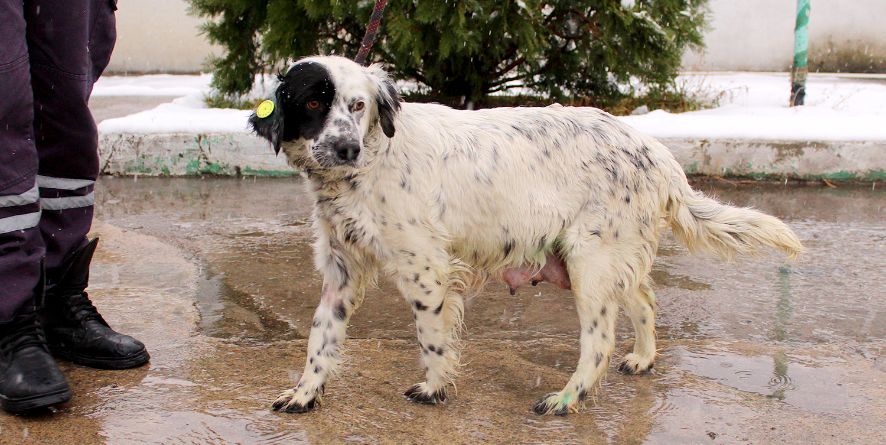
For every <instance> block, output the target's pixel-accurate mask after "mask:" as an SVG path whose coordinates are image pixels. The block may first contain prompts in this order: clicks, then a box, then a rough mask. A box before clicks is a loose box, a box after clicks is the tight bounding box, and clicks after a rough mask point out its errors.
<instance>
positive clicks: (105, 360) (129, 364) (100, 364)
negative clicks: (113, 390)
mask: <svg viewBox="0 0 886 445" xmlns="http://www.w3.org/2000/svg"><path fill="white" fill-rule="evenodd" d="M49 352H51V353H52V355H53V356H54V357H56V358H60V359H62V360H67V361H69V362H71V363H75V364H78V365H83V366H88V367H90V368H96V369H130V368H137V367H139V366H142V365H144V364H145V363H147V362H149V361H150V360H151V356H150V354H148V350H147V349H142V350H141V351H139V352H138V353H136V354H133V355H130V356H128V357H94V356H87V355H81V354H76V353H73V352H70V351H65V350H62V349H54V348H53V347H52V346H50V347H49Z"/></svg>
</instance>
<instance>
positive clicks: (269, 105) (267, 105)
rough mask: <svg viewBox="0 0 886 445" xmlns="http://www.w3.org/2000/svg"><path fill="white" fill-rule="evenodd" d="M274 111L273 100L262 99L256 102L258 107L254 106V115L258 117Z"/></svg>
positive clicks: (266, 115) (262, 117) (260, 117)
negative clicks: (260, 101) (258, 102)
mask: <svg viewBox="0 0 886 445" xmlns="http://www.w3.org/2000/svg"><path fill="white" fill-rule="evenodd" d="M273 112H274V101H272V100H266V101H262V103H260V104H258V107H256V108H255V115H256V116H258V117H259V119H264V118H266V117H268V116H270V115H271V113H273Z"/></svg>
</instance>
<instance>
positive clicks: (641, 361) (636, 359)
mask: <svg viewBox="0 0 886 445" xmlns="http://www.w3.org/2000/svg"><path fill="white" fill-rule="evenodd" d="M653 366H655V360H654V358H643V357H641V356H639V355H637V354H634V353H633V352H632V353H630V354H627V355H625V358H624V360H622V361H621V363H620V364H619V365H618V372H620V373H622V374H625V375H633V374H643V373H645V372H649V371H651V370H652V367H653Z"/></svg>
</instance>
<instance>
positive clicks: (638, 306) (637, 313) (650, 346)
mask: <svg viewBox="0 0 886 445" xmlns="http://www.w3.org/2000/svg"><path fill="white" fill-rule="evenodd" d="M624 307H625V312H627V314H628V316H629V317H630V318H631V323H632V324H633V325H634V334H635V336H636V338H635V341H634V352H632V353H630V354H627V355H625V357H624V360H622V362H621V364H619V365H618V371H619V372H621V373H623V374H638V373H642V372H646V371H649V370H650V369H652V366H653V364H654V362H655V293H654V292H653V291H652V286H651V282H650V280H649V277H646V278H644V279H643V280H642V281H641V283H640V286H639V287H638V288H637V289H635V290H634V291H633V292H630V293H628V294H626V295H625V301H624Z"/></svg>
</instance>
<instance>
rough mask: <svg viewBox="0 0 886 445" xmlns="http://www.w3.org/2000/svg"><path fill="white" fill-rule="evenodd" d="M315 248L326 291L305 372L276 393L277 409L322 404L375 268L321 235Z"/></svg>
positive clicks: (314, 325) (295, 409)
mask: <svg viewBox="0 0 886 445" xmlns="http://www.w3.org/2000/svg"><path fill="white" fill-rule="evenodd" d="M315 249H316V256H317V267H318V269H319V270H320V272H321V273H322V274H323V293H322V296H321V297H320V304H319V305H318V306H317V310H316V311H315V312H314V319H313V321H312V323H311V333H310V335H309V336H308V351H307V357H306V359H305V368H304V372H302V375H301V378H300V379H299V381H298V384H297V385H296V386H295V388H292V389H289V390H286V391H284V392H283V393H282V394H280V395H279V396H278V397H277V400H276V401H274V404H273V408H274V410H281V411H285V412H290V413H302V412H307V411H310V410H312V409H314V408H316V407H317V406H319V404H320V399H321V397H322V396H323V390H324V389H325V387H326V381H327V379H328V378H329V376H330V375H331V374H333V373H334V372H335V370H336V368H337V367H338V365H339V364H340V362H341V355H340V351H339V347H340V346H341V344H342V343H343V342H344V340H345V331H346V328H347V325H348V320H349V319H350V317H351V315H352V314H353V313H354V311H355V310H356V309H357V307H358V306H360V304H361V303H362V301H363V293H364V289H365V287H366V279H367V276H368V274H370V273H372V272H373V270H370V268H371V267H372V262H371V261H370V260H369V259H368V258H358V257H355V254H354V252H349V251H347V250H344V249H336V248H334V247H333V246H332V245H331V244H330V243H329V242H328V241H326V239H325V238H324V237H322V236H321V237H320V239H318V241H317V244H316V246H315Z"/></svg>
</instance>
